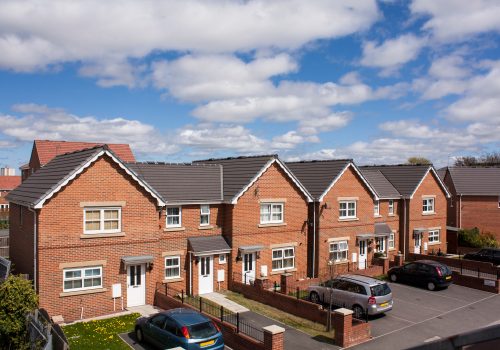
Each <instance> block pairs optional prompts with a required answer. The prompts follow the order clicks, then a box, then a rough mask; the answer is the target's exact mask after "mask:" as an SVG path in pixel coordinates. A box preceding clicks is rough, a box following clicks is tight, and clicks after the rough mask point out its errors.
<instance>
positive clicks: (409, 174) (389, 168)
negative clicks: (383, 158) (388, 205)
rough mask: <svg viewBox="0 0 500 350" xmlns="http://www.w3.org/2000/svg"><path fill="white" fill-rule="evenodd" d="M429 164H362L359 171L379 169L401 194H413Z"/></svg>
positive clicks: (406, 195) (407, 195)
mask: <svg viewBox="0 0 500 350" xmlns="http://www.w3.org/2000/svg"><path fill="white" fill-rule="evenodd" d="M430 167H431V166H430V165H406V164H405V165H379V166H363V167H361V171H365V170H367V169H368V170H379V171H380V172H381V173H382V174H383V175H384V176H385V178H386V179H387V180H389V182H390V183H391V184H392V186H394V188H395V189H396V190H397V191H398V192H399V193H400V194H401V195H403V196H405V197H409V196H411V195H412V194H413V192H414V191H415V189H416V188H417V186H418V185H419V183H420V181H422V179H423V177H424V175H425V174H426V172H427V170H428V169H429V168H430Z"/></svg>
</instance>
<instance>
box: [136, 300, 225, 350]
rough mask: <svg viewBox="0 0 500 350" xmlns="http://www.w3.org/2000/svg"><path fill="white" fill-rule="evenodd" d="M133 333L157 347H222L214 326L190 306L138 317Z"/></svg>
mask: <svg viewBox="0 0 500 350" xmlns="http://www.w3.org/2000/svg"><path fill="white" fill-rule="evenodd" d="M135 335H136V337H137V340H138V341H139V342H144V341H147V342H149V343H151V344H153V345H155V346H156V347H158V348H160V349H169V348H174V347H178V346H180V347H181V348H183V349H186V350H200V349H203V350H222V349H224V340H223V338H222V333H221V331H220V329H219V328H218V326H217V325H216V324H215V323H214V322H213V321H212V320H210V319H209V318H208V317H205V316H203V315H202V314H200V313H199V312H196V311H194V310H191V309H186V308H179V309H172V310H168V311H162V312H160V313H158V314H155V315H153V316H150V317H141V318H138V319H137V321H136V323H135Z"/></svg>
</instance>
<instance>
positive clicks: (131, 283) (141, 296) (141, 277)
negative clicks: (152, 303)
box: [127, 264, 146, 307]
mask: <svg viewBox="0 0 500 350" xmlns="http://www.w3.org/2000/svg"><path fill="white" fill-rule="evenodd" d="M144 304H146V265H145V264H138V265H128V266H127V307H131V306H138V305H144Z"/></svg>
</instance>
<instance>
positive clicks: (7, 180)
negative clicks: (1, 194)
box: [0, 176, 21, 191]
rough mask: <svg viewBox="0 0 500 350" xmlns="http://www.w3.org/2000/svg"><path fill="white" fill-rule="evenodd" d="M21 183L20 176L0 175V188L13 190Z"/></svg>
mask: <svg viewBox="0 0 500 350" xmlns="http://www.w3.org/2000/svg"><path fill="white" fill-rule="evenodd" d="M20 183H21V176H0V190H7V191H10V190H13V189H14V188H16V187H17V186H19V184H20Z"/></svg>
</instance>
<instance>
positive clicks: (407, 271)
mask: <svg viewBox="0 0 500 350" xmlns="http://www.w3.org/2000/svg"><path fill="white" fill-rule="evenodd" d="M417 269H418V264H417V263H409V264H406V265H405V266H403V271H402V272H403V273H402V274H400V277H401V280H402V281H403V282H406V283H410V284H412V283H415V282H416V281H415V279H416V278H417Z"/></svg>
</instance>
